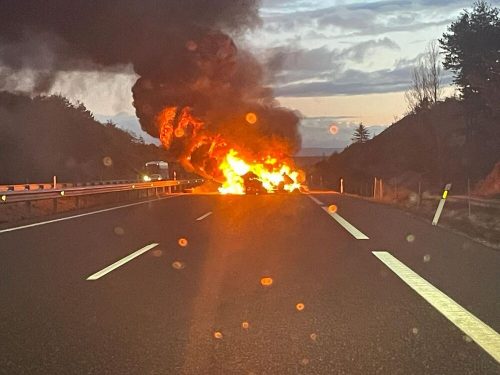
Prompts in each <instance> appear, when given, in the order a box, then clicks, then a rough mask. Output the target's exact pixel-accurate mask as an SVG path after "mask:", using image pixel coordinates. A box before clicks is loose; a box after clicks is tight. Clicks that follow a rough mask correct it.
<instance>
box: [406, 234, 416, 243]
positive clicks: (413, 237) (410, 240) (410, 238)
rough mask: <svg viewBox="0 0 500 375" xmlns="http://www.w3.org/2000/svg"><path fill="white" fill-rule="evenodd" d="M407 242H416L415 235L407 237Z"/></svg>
mask: <svg viewBox="0 0 500 375" xmlns="http://www.w3.org/2000/svg"><path fill="white" fill-rule="evenodd" d="M406 241H408V242H413V241H415V235H413V234H409V235H407V236H406Z"/></svg>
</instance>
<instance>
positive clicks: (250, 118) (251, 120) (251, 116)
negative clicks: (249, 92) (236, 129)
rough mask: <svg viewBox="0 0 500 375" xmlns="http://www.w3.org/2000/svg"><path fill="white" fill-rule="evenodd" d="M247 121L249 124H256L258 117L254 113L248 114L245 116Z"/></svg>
mask: <svg viewBox="0 0 500 375" xmlns="http://www.w3.org/2000/svg"><path fill="white" fill-rule="evenodd" d="M245 120H246V122H248V123H249V124H255V123H256V122H257V115H256V114H255V113H253V112H248V113H247V114H246V115H245Z"/></svg>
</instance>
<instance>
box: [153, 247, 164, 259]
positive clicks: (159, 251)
mask: <svg viewBox="0 0 500 375" xmlns="http://www.w3.org/2000/svg"><path fill="white" fill-rule="evenodd" d="M152 254H153V256H154V257H157V258H159V257H161V256H162V255H163V251H161V250H160V249H156V250H153V252H152Z"/></svg>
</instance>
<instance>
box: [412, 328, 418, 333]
mask: <svg viewBox="0 0 500 375" xmlns="http://www.w3.org/2000/svg"><path fill="white" fill-rule="evenodd" d="M411 333H413V334H414V335H418V328H417V327H413V328H412V329H411Z"/></svg>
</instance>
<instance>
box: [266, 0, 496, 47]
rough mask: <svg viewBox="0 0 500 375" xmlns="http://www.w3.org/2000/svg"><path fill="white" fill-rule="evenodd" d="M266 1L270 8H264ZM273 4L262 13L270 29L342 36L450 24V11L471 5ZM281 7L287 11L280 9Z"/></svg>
mask: <svg viewBox="0 0 500 375" xmlns="http://www.w3.org/2000/svg"><path fill="white" fill-rule="evenodd" d="M268 3H269V4H270V7H269V9H268V8H266V4H268ZM273 3H276V2H273V1H271V2H269V0H267V1H264V11H263V12H262V17H263V19H264V24H265V25H266V27H267V28H268V29H269V30H273V31H274V32H277V31H282V32H284V31H287V30H290V29H291V28H294V29H297V28H298V27H301V28H305V29H307V30H310V29H312V30H314V31H315V32H317V33H320V32H322V31H324V30H331V29H338V30H340V31H341V32H342V34H343V35H339V36H340V37H343V38H346V37H352V36H356V35H372V36H374V35H380V34H384V33H389V32H397V31H398V32H401V31H415V30H422V29H424V28H428V27H432V26H441V25H445V24H449V23H450V22H451V19H450V18H449V15H450V14H453V13H458V12H460V11H461V10H462V9H463V8H466V7H468V6H470V5H471V4H470V0H457V1H449V0H437V1H431V0H412V1H410V0H385V1H364V2H361V3H359V2H356V3H354V2H352V3H351V2H341V3H339V4H336V5H333V6H325V2H323V3H321V2H306V4H305V5H304V2H303V1H299V0H297V1H291V0H288V1H287V2H286V7H282V8H278V7H273ZM493 3H498V1H493ZM321 5H323V6H321ZM284 8H286V11H280V9H284ZM266 10H267V12H266Z"/></svg>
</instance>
